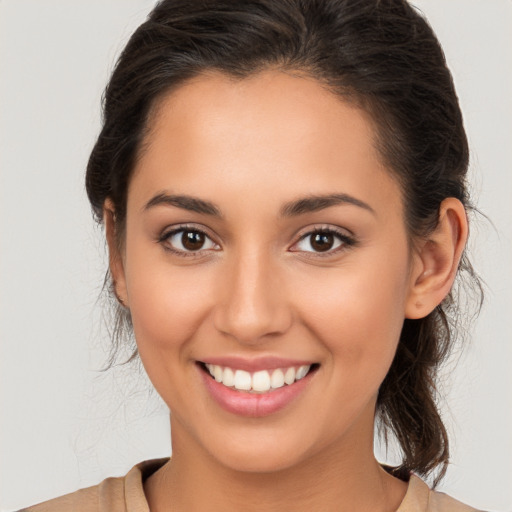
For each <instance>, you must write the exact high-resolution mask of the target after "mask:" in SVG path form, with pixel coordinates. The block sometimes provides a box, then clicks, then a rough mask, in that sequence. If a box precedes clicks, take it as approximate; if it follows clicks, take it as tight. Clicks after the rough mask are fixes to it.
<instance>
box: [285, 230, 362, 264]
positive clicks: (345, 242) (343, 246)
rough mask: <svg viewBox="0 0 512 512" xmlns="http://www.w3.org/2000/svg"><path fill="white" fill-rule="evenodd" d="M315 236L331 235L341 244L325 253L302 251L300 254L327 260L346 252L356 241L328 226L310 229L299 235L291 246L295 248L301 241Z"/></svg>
mask: <svg viewBox="0 0 512 512" xmlns="http://www.w3.org/2000/svg"><path fill="white" fill-rule="evenodd" d="M317 234H328V235H333V236H334V237H336V238H337V239H338V240H339V241H340V242H341V243H340V245H339V246H338V247H336V248H335V249H329V250H327V251H325V252H321V251H302V252H304V253H306V254H307V255H308V256H307V257H314V258H328V257H330V256H334V255H336V254H338V253H340V252H342V251H346V250H347V249H349V248H351V247H354V246H355V245H356V244H357V241H356V239H355V238H353V237H352V236H349V235H347V234H346V233H344V232H343V231H341V230H338V229H335V228H332V227H329V226H315V227H314V228H313V229H310V230H309V231H307V232H306V233H304V234H303V235H301V237H300V238H299V240H298V241H297V242H295V243H294V244H293V245H294V246H296V245H298V244H299V243H300V242H302V241H303V240H306V239H307V238H309V237H312V236H314V235H317ZM310 243H311V242H310ZM293 252H300V251H293ZM310 255H314V256H310Z"/></svg>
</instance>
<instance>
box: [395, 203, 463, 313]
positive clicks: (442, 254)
mask: <svg viewBox="0 0 512 512" xmlns="http://www.w3.org/2000/svg"><path fill="white" fill-rule="evenodd" d="M467 236H468V221H467V217H466V210H465V209H464V206H463V205H462V203H461V202H460V201H459V200H458V199H455V198H454V197H449V198H447V199H445V200H444V201H443V202H442V203H441V207H440V208H439V221H438V225H437V227H436V229H435V230H434V231H433V232H432V233H431V234H430V235H429V236H428V237H427V238H426V239H425V240H422V241H421V242H420V245H419V246H417V248H416V249H415V254H414V261H413V265H412V272H411V286H410V290H409V295H408V297H407V302H406V309H405V317H406V318H411V319H417V318H423V317H425V316H427V315H428V314H429V313H431V312H432V311H433V310H434V309H435V308H436V306H438V305H439V304H440V303H441V302H442V301H443V299H444V298H445V297H446V296H447V295H448V293H449V292H450V290H451V287H452V285H453V281H454V279H455V276H456V274H457V269H458V266H459V262H460V258H461V256H462V252H463V250H464V247H465V245H466V240H467Z"/></svg>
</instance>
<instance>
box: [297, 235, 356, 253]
mask: <svg viewBox="0 0 512 512" xmlns="http://www.w3.org/2000/svg"><path fill="white" fill-rule="evenodd" d="M344 243H348V240H346V237H344V236H342V235H340V234H338V233H333V232H332V231H315V232H313V233H308V234H307V235H305V236H303V237H302V238H301V239H300V240H299V241H298V242H297V244H296V245H295V247H296V250H298V251H304V252H329V251H333V250H335V249H338V247H341V246H342V245H343V244H344Z"/></svg>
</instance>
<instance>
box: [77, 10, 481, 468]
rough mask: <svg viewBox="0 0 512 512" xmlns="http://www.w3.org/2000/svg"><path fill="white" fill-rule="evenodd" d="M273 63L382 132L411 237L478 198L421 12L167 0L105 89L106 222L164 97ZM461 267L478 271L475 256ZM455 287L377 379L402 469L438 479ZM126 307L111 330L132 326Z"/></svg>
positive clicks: (99, 178)
mask: <svg viewBox="0 0 512 512" xmlns="http://www.w3.org/2000/svg"><path fill="white" fill-rule="evenodd" d="M268 68H274V69H280V70H284V71H299V72H301V73H304V74H306V75H308V76H311V77H313V78H315V79H317V80H318V81H320V82H321V83H322V84H324V85H325V86H326V87H328V88H329V89H330V90H331V91H332V92H333V93H334V94H337V95H339V96H341V97H342V99H344V100H346V101H352V102H355V103H356V104H357V105H358V106H360V107H361V108H363V109H364V110H366V111H367V112H368V113H369V114H370V116H371V118H372V119H373V120H374V123H375V126H376V133H377V140H376V144H377V146H378V149H379V151H380V154H381V156H382V158H383V161H384V162H385V163H386V165H387V167H388V168H389V170H390V172H391V173H392V174H393V175H394V176H395V177H396V178H397V180H398V182H399V183H400V186H401V190H402V194H403V198H404V206H405V212H406V213H405V215H406V219H405V220H406V224H407V228H408V231H409V235H410V237H411V240H414V238H415V237H424V236H426V235H428V233H429V232H430V231H431V230H433V229H434V228H435V227H436V224H437V222H438V212H439V207H440V204H441V202H442V201H443V199H445V198H447V197H455V198H457V199H459V200H460V201H462V203H463V204H464V205H465V207H466V208H467V209H469V208H470V205H469V203H468V197H467V191H466V183H465V180H466V171H467V167H468V144H467V140H466V135H465V133H464V128H463V122H462V115H461V111H460V108H459V104H458V100H457V96H456V93H455V90H454V86H453V81H452V77H451V74H450V72H449V70H448V68H447V66H446V62H445V58H444V55H443V51H442V49H441V47H440V45H439V42H438V41H437V39H436V37H435V35H434V33H433V31H432V29H431V28H430V26H429V25H428V23H427V22H426V21H425V19H424V18H423V17H422V16H421V15H420V14H419V13H418V12H417V11H416V10H415V9H414V8H413V7H411V6H410V5H409V4H408V3H407V2H406V1H405V0H163V1H161V2H159V3H158V4H157V5H156V7H155V8H154V10H153V11H152V12H151V14H150V15H149V17H148V19H147V21H146V22H145V23H144V24H142V25H141V26H140V27H139V28H138V29H137V30H136V32H135V33H134V34H133V36H132V37H131V39H130V41H129V42H128V44H127V45H126V47H125V49H124V51H123V53H122V55H121V56H120V58H119V61H118V63H117V65H116V67H115V70H114V72H113V74H112V77H111V80H110V83H109V84H108V86H107V88H106V91H105V96H104V106H103V107H104V117H103V129H102V131H101V133H100V135H99V137H98V140H97V142H96V145H95V146H94V149H93V151H92V153H91V156H90V160H89V164H88V167H87V177H86V185H87V193H88V196H89V199H90V202H91V204H92V208H93V211H94V214H95V216H96V218H97V220H98V221H100V222H101V218H102V209H103V204H104V201H105V199H106V198H110V199H111V200H112V201H113V203H114V207H115V211H116V223H117V227H118V231H119V232H121V233H122V232H123V226H124V220H125V215H126V198H127V188H128V183H129V180H130V175H131V173H132V170H133V168H134V164H135V162H136V159H137V155H138V151H139V150H140V147H141V143H142V141H143V139H144V135H145V130H146V128H147V121H148V116H149V114H150V111H151V108H152V107H153V106H154V105H155V103H156V101H157V100H158V99H159V98H160V97H162V96H163V95H164V94H166V93H168V92H169V91H171V90H172V89H174V88H176V87H179V86H180V85H181V84H183V83H184V82H185V81H186V80H187V79H190V78H192V77H194V76H197V75H198V74H200V73H204V72H206V71H208V70H216V71H221V72H223V73H226V74H228V75H229V76H231V77H234V78H238V79H243V78H244V77H247V76H250V75H253V74H255V73H257V72H258V71H261V70H264V69H268ZM461 271H466V272H467V273H468V275H469V276H470V277H471V278H472V279H473V282H474V283H475V284H476V288H478V286H479V283H478V280H477V278H476V277H475V275H474V273H473V271H472V268H471V266H470V264H469V262H468V260H467V258H466V256H464V257H463V259H462V261H461V263H460V268H459V274H460V272H461ZM456 318H457V303H456V301H455V299H454V297H453V295H452V294H450V295H449V296H448V297H447V298H446V299H445V301H443V303H442V304H441V305H439V306H438V307H437V308H436V309H435V310H434V311H433V312H432V313H431V314H429V315H428V316H427V317H426V318H423V319H420V320H407V319H406V320H405V322H404V326H403V330H402V333H401V338H400V342H399V345H398V350H397V353H396V356H395V359H394V361H393V364H392V366H391V369H390V370H389V373H388V375H387V377H386V378H385V380H384V382H383V383H382V385H381V388H380V392H379V397H378V403H377V418H378V419H379V420H380V425H381V427H382V428H383V430H384V431H385V432H388V431H390V432H392V433H393V434H394V435H395V436H396V438H397V439H398V441H399V444H400V447H401V449H402V452H403V459H402V460H403V462H402V465H401V466H400V467H399V468H397V469H396V471H397V474H401V473H404V472H408V471H415V472H417V473H419V474H422V475H427V474H429V473H431V472H432V471H433V470H435V469H436V470H437V472H438V478H440V477H441V476H442V475H443V474H444V472H445V470H446V466H447V463H448V437H447V434H446V430H445V428H444V426H443V423H442V421H441V418H440V415H439V412H438V408H437V405H436V383H435V378H436V375H437V372H438V369H439V366H440V364H441V362H442V361H443V360H444V359H445V357H446V355H447V353H448V349H449V348H450V347H451V345H452V327H453V323H454V321H455V320H456ZM129 330H130V318H129V312H127V311H126V310H124V309H123V308H122V307H120V308H119V311H118V315H117V328H116V332H117V333H118V334H119V333H121V332H122V331H124V332H129Z"/></svg>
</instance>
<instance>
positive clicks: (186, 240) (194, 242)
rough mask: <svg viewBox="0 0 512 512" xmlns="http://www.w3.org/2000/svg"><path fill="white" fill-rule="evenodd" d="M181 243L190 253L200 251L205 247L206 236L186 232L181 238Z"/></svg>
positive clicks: (194, 232)
mask: <svg viewBox="0 0 512 512" xmlns="http://www.w3.org/2000/svg"><path fill="white" fill-rule="evenodd" d="M181 243H182V244H183V247H185V249H188V250H189V251H198V250H199V249H201V247H202V246H203V245H204V235H203V233H198V232H197V231H185V232H184V233H183V235H182V236H181Z"/></svg>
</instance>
